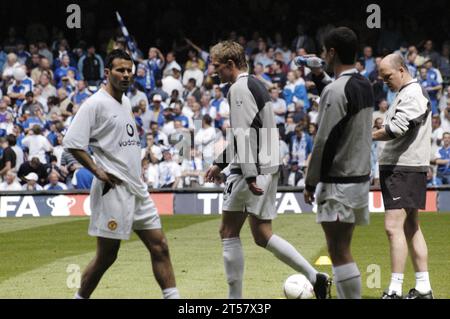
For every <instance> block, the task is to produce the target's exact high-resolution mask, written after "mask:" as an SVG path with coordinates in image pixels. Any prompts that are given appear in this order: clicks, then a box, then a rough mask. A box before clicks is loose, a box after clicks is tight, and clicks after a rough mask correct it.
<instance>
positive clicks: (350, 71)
mask: <svg viewBox="0 0 450 319" xmlns="http://www.w3.org/2000/svg"><path fill="white" fill-rule="evenodd" d="M353 73H358V70H356V68H353V69H349V70H345V71H344V72H342V73H341V74H339V76H338V78H340V77H341V76H343V75H346V74H353Z"/></svg>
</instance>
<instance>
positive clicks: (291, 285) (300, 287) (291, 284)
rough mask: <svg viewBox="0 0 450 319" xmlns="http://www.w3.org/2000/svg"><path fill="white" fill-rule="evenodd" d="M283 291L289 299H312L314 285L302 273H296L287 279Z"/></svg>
mask: <svg viewBox="0 0 450 319" xmlns="http://www.w3.org/2000/svg"><path fill="white" fill-rule="evenodd" d="M283 291H284V295H285V296H286V298H287V299H311V298H313V297H314V288H313V286H312V285H311V283H310V282H309V280H308V279H307V278H306V277H305V276H304V275H302V274H295V275H292V276H290V277H289V278H288V279H286V281H285V282H284V285H283Z"/></svg>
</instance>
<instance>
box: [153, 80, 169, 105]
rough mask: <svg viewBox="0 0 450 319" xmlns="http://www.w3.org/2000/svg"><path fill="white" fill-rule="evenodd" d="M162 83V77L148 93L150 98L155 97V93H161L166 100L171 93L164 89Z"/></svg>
mask: <svg viewBox="0 0 450 319" xmlns="http://www.w3.org/2000/svg"><path fill="white" fill-rule="evenodd" d="M162 85H163V84H162V81H161V80H160V79H158V80H156V82H155V88H154V89H153V90H151V91H150V93H149V94H148V96H149V98H150V100H152V99H153V96H154V95H155V94H159V95H161V98H162V100H163V101H166V100H167V99H168V98H169V94H167V92H166V91H164V90H163V89H162Z"/></svg>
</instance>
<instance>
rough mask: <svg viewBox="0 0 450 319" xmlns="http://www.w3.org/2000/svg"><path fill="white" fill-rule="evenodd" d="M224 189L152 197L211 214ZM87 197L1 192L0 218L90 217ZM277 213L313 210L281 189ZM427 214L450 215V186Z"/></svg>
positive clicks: (377, 195) (432, 195)
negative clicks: (446, 213) (447, 213)
mask: <svg viewBox="0 0 450 319" xmlns="http://www.w3.org/2000/svg"><path fill="white" fill-rule="evenodd" d="M222 191H223V190H222V189H220V188H215V189H204V188H200V189H182V190H176V191H173V190H155V191H154V192H153V191H151V192H150V193H151V197H152V199H153V201H154V202H155V204H156V206H157V208H158V211H159V213H160V215H189V214H193V215H198V214H200V215H214V214H219V212H220V211H221V210H222V201H223V192H222ZM89 205H90V197H89V192H87V191H81V192H80V191H79V192H74V191H59V192H47V191H41V192H0V217H44V216H55V217H61V216H89V215H90V214H91V212H90V208H89ZM276 205H277V210H278V213H279V214H300V213H311V212H314V211H315V210H316V208H315V207H313V206H311V205H308V204H306V203H305V201H304V199H303V193H302V189H300V188H292V187H280V188H279V190H278V193H277V202H276ZM369 207H370V211H371V212H373V213H382V212H384V206H383V198H382V196H381V192H380V191H379V190H377V189H374V190H372V191H371V192H370V194H369ZM424 211H426V212H438V213H445V212H450V187H447V188H435V189H430V190H428V192H427V207H426V209H425V210H424Z"/></svg>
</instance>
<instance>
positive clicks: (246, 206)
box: [222, 173, 278, 220]
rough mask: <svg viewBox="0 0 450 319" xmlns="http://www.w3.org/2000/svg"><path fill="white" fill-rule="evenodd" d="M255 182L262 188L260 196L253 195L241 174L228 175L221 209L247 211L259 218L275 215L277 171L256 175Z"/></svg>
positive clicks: (267, 218)
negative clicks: (262, 192)
mask: <svg viewBox="0 0 450 319" xmlns="http://www.w3.org/2000/svg"><path fill="white" fill-rule="evenodd" d="M256 184H257V185H258V187H259V188H261V189H263V190H264V194H263V195H261V196H256V195H254V194H253V193H252V192H251V191H250V190H249V188H248V185H247V181H246V180H245V179H244V177H243V176H242V175H238V174H232V175H230V176H228V178H227V182H226V184H225V189H224V195H223V208H222V209H223V210H224V211H233V212H248V213H250V214H252V215H254V216H256V217H257V218H259V219H263V220H272V219H274V218H275V217H276V216H277V210H276V205H275V200H276V196H277V189H278V173H275V174H266V175H258V176H257V177H256Z"/></svg>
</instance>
